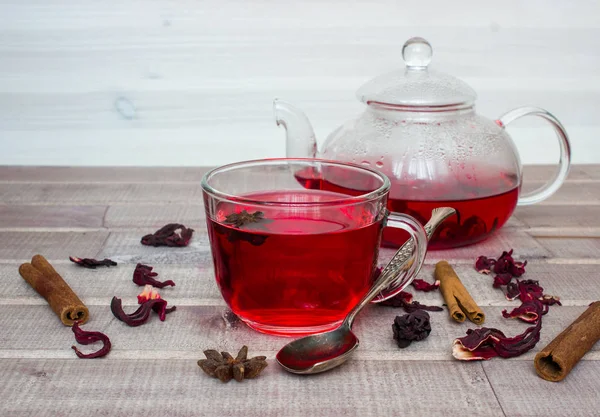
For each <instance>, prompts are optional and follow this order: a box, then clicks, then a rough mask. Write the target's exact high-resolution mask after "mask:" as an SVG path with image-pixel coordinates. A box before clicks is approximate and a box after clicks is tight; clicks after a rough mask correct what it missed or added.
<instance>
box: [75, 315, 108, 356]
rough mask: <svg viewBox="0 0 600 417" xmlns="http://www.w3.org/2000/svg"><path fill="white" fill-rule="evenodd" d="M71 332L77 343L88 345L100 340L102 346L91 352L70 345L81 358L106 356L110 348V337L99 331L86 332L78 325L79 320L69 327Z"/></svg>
mask: <svg viewBox="0 0 600 417" xmlns="http://www.w3.org/2000/svg"><path fill="white" fill-rule="evenodd" d="M71 330H73V333H74V334H75V340H76V341H77V343H80V344H82V345H89V344H90V343H94V342H102V347H101V348H100V350H98V351H96V352H92V353H82V352H81V351H80V350H79V349H78V348H77V346H75V345H73V346H71V349H73V350H74V351H75V354H76V355H77V356H78V357H79V358H81V359H93V358H101V357H102V356H106V355H107V354H108V352H110V349H111V347H112V346H111V343H110V339H109V338H108V336H107V335H105V334H104V333H100V332H88V331H86V330H83V329H82V328H81V327H79V322H77V321H76V322H75V323H73V327H71Z"/></svg>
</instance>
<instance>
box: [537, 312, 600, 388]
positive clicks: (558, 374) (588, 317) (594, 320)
mask: <svg viewBox="0 0 600 417" xmlns="http://www.w3.org/2000/svg"><path fill="white" fill-rule="evenodd" d="M598 340H600V301H596V302H594V303H592V304H590V306H589V307H588V309H587V310H585V311H584V312H583V314H582V315H581V316H579V317H578V318H577V320H575V321H574V322H573V323H571V324H570V325H569V327H567V328H566V329H565V330H563V331H562V333H561V334H559V335H558V336H556V338H555V339H554V340H553V341H552V342H550V343H549V344H548V346H546V347H545V348H544V349H542V350H541V351H540V352H538V354H537V355H535V359H534V365H535V371H536V372H537V374H538V375H539V376H540V377H541V378H543V379H545V380H547V381H553V382H558V381H562V380H563V379H565V377H566V376H567V375H568V374H569V372H571V370H572V369H573V368H574V367H575V365H577V363H578V362H579V360H580V359H581V358H582V357H583V356H584V355H585V354H586V352H587V351H589V350H590V349H591V348H592V346H594V344H595V343H596V342H597V341H598Z"/></svg>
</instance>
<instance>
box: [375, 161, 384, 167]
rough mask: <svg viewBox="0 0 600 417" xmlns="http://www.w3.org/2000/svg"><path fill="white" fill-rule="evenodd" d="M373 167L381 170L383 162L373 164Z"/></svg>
mask: <svg viewBox="0 0 600 417" xmlns="http://www.w3.org/2000/svg"><path fill="white" fill-rule="evenodd" d="M375 166H377V168H383V162H382V161H377V162H375Z"/></svg>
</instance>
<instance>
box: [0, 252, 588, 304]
mask: <svg viewBox="0 0 600 417" xmlns="http://www.w3.org/2000/svg"><path fill="white" fill-rule="evenodd" d="M517 259H522V258H521V257H519V256H517ZM54 266H55V268H56V270H57V271H58V272H59V273H60V274H61V276H62V277H63V278H64V279H65V280H66V281H67V282H68V283H69V285H70V286H71V288H73V290H74V291H75V292H76V293H77V294H79V296H80V297H81V298H82V299H84V300H85V302H86V304H88V305H103V306H105V305H108V303H109V302H110V299H111V298H112V297H113V296H114V295H117V296H119V297H122V298H124V300H125V302H135V295H136V294H137V293H138V292H139V291H140V288H139V287H137V286H136V285H134V284H133V282H132V277H133V270H134V267H135V265H134V264H126V263H125V264H123V263H121V264H119V265H118V266H117V267H113V268H98V269H95V270H89V269H83V268H81V267H79V266H77V265H75V264H72V263H70V262H67V263H55V265H54ZM17 269H18V264H17V263H11V264H0V288H3V290H2V293H1V294H0V304H19V303H22V304H26V305H35V304H38V305H43V304H44V300H42V299H41V298H40V297H39V296H38V295H37V294H36V293H35V292H34V291H33V290H32V289H31V288H30V287H29V286H28V285H26V284H25V282H23V281H21V279H20V277H19V275H18V272H17ZM454 269H455V270H456V272H457V274H458V275H459V276H460V278H461V280H462V282H463V283H464V285H465V286H466V288H467V289H468V290H469V292H470V293H471V295H472V296H473V298H474V299H475V300H476V301H477V303H479V304H480V305H482V306H503V307H512V306H514V305H515V303H514V302H512V301H508V300H506V299H505V298H504V297H503V296H502V292H501V290H498V289H495V288H493V287H492V282H493V278H492V276H490V275H482V274H479V273H478V272H477V271H475V270H474V269H473V266H472V265H470V264H466V265H454ZM597 269H598V267H597V265H578V264H548V263H538V262H529V263H528V264H527V273H526V274H525V275H524V276H523V278H525V279H533V280H538V281H539V282H540V284H541V285H542V286H543V287H544V289H545V290H546V293H548V294H553V295H557V296H559V297H560V298H561V300H562V302H563V304H564V305H566V306H586V305H588V304H589V303H591V302H592V301H595V300H599V299H600V285H598V277H597V274H596V271H597ZM433 270H434V266H433V265H425V266H423V268H422V269H421V272H420V273H419V278H421V279H425V280H427V281H429V282H433ZM154 271H155V272H157V273H158V274H159V276H158V279H160V280H167V279H172V280H174V281H175V283H176V286H175V287H174V288H165V289H163V290H162V291H161V293H163V294H164V296H165V298H167V299H168V300H169V301H171V302H173V303H177V304H183V305H216V306H222V305H224V302H223V300H222V298H221V294H220V292H219V290H218V289H217V286H216V283H215V278H214V272H213V266H212V261H208V262H206V263H203V264H197V265H155V268H154ZM407 291H409V292H412V293H413V294H414V295H415V297H416V299H418V300H419V301H421V302H423V303H425V304H432V305H441V304H442V299H441V298H440V294H439V293H438V292H437V291H435V292H430V293H422V292H417V291H415V290H414V289H413V288H412V287H410V286H409V287H408V288H407Z"/></svg>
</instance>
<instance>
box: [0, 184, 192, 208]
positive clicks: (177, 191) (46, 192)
mask: <svg viewBox="0 0 600 417" xmlns="http://www.w3.org/2000/svg"><path fill="white" fill-rule="evenodd" d="M0 201H2V202H3V203H4V204H9V203H12V204H42V205H45V204H48V205H53V204H70V205H73V204H77V203H79V204H86V205H87V204H108V203H136V204H153V203H155V202H159V203H162V202H186V203H194V202H196V203H202V193H201V188H200V184H194V183H183V184H178V185H177V186H176V187H174V186H173V185H171V184H146V183H141V184H94V183H92V184H79V183H75V184H71V183H67V184H52V183H50V184H44V183H26V184H14V183H4V184H0Z"/></svg>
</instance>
